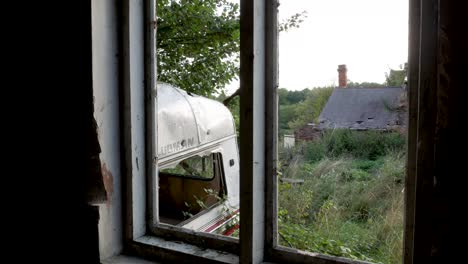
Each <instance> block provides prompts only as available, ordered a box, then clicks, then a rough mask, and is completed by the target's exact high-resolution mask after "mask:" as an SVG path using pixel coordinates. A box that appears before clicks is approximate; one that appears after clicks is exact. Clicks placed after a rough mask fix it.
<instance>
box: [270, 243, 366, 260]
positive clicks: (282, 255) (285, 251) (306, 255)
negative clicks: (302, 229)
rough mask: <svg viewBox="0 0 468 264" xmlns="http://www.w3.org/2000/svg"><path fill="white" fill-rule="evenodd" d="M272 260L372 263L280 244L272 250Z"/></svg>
mask: <svg viewBox="0 0 468 264" xmlns="http://www.w3.org/2000/svg"><path fill="white" fill-rule="evenodd" d="M271 259H272V261H275V262H276V263H291V264H371V263H370V262H367V261H359V260H352V259H347V258H342V257H333V256H328V255H324V254H319V253H311V252H307V251H302V250H297V249H293V248H288V247H282V246H278V247H276V248H275V250H273V251H272V255H271Z"/></svg>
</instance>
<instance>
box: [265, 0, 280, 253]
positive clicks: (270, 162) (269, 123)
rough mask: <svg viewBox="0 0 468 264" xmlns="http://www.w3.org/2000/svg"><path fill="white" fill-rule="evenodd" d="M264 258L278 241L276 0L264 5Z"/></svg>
mask: <svg viewBox="0 0 468 264" xmlns="http://www.w3.org/2000/svg"><path fill="white" fill-rule="evenodd" d="M265 8H266V9H265V45H266V47H265V53H266V54H265V60H266V62H265V63H266V66H265V67H266V72H265V82H266V83H265V89H266V90H265V100H266V102H265V104H266V105H265V108H266V111H265V130H266V131H265V147H266V150H265V166H266V168H265V188H266V191H265V203H266V206H265V210H266V212H265V214H266V219H265V248H266V250H265V259H269V258H268V255H269V254H270V251H271V249H272V248H274V247H275V246H276V245H277V244H278V223H277V218H278V197H277V191H276V190H277V186H278V175H277V172H278V168H277V165H278V86H279V83H278V67H279V65H278V17H277V16H278V1H277V0H270V1H266V5H265Z"/></svg>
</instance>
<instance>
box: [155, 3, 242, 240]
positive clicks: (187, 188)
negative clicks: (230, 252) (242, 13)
mask: <svg viewBox="0 0 468 264" xmlns="http://www.w3.org/2000/svg"><path fill="white" fill-rule="evenodd" d="M156 4H157V16H158V17H157V40H156V42H157V43H156V45H157V47H156V50H157V63H158V65H157V71H158V72H157V80H158V83H157V89H158V91H157V95H158V96H157V98H158V102H157V105H158V146H157V152H158V167H159V176H158V183H159V190H158V192H159V207H158V208H159V219H160V222H162V223H165V224H171V225H176V226H179V227H183V228H188V229H192V230H195V231H201V232H208V233H212V234H220V235H227V236H235V235H236V234H237V232H238V229H239V225H238V223H239V153H238V152H239V151H238V150H239V148H238V145H237V142H238V138H237V128H238V116H239V114H238V100H239V98H238V96H234V97H230V95H231V94H233V93H234V91H235V90H232V89H231V87H228V86H229V85H230V84H231V83H235V81H236V80H237V79H238V75H239V36H240V25H239V1H231V0H197V1H186V0H157V2H156ZM228 98H230V99H228ZM228 101H229V102H228Z"/></svg>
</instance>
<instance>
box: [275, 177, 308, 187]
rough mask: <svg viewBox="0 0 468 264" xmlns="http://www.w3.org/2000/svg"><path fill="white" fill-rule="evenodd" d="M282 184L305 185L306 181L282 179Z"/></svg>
mask: <svg viewBox="0 0 468 264" xmlns="http://www.w3.org/2000/svg"><path fill="white" fill-rule="evenodd" d="M280 181H281V182H285V183H290V184H292V185H298V184H303V183H304V179H292V178H280Z"/></svg>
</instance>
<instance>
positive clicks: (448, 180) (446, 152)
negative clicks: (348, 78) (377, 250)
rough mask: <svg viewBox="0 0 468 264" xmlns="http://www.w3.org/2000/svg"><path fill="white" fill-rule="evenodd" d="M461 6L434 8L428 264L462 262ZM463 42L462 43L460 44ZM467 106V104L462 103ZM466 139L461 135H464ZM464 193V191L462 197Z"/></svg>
mask: <svg viewBox="0 0 468 264" xmlns="http://www.w3.org/2000/svg"><path fill="white" fill-rule="evenodd" d="M464 5H466V4H465V3H463V1H440V2H439V10H440V11H439V28H438V46H437V47H438V48H437V50H438V54H437V59H438V60H437V61H438V67H437V74H438V78H437V79H438V86H437V115H436V120H435V124H436V126H435V141H434V143H435V144H434V145H435V147H434V164H433V166H434V167H433V168H434V174H433V176H434V185H433V186H434V189H433V192H432V195H431V200H430V201H427V202H429V203H430V205H431V206H430V208H431V211H430V213H429V215H428V218H430V219H431V229H430V232H429V234H430V235H428V237H427V240H429V241H431V248H430V251H429V252H430V254H431V262H433V263H452V262H450V260H448V259H447V258H451V259H456V258H458V259H461V258H462V254H463V249H462V245H463V244H465V245H466V243H464V242H461V240H460V238H461V237H460V234H461V232H462V230H466V227H464V226H465V225H466V221H465V220H464V217H463V216H462V215H463V214H464V212H463V209H462V208H466V204H465V205H464V204H463V201H466V198H463V197H462V196H461V194H462V193H463V191H462V190H463V189H465V188H464V187H463V185H462V184H461V182H462V180H461V178H463V175H466V171H465V170H466V160H465V159H466V154H462V153H464V152H465V151H466V148H465V147H463V146H465V145H466V144H464V143H463V141H464V140H465V139H466V130H464V129H463V126H464V123H465V121H466V115H465V113H466V106H464V104H463V102H464V101H466V100H467V97H466V83H463V79H464V78H465V79H466V76H464V75H466V74H463V72H462V69H463V68H466V66H464V65H463V64H464V63H466V62H464V61H463V60H464V59H463V58H466V57H464V56H463V54H465V55H466V47H468V46H467V45H468V44H467V41H466V38H465V37H464V35H466V33H463V32H466V27H464V26H463V23H462V21H463V17H464V15H463V14H462V13H464V12H466V11H463V10H466V7H464ZM464 38H465V39H464ZM465 105H466V103H465ZM463 134H465V135H463ZM464 192H465V193H466V190H465V191H464Z"/></svg>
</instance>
